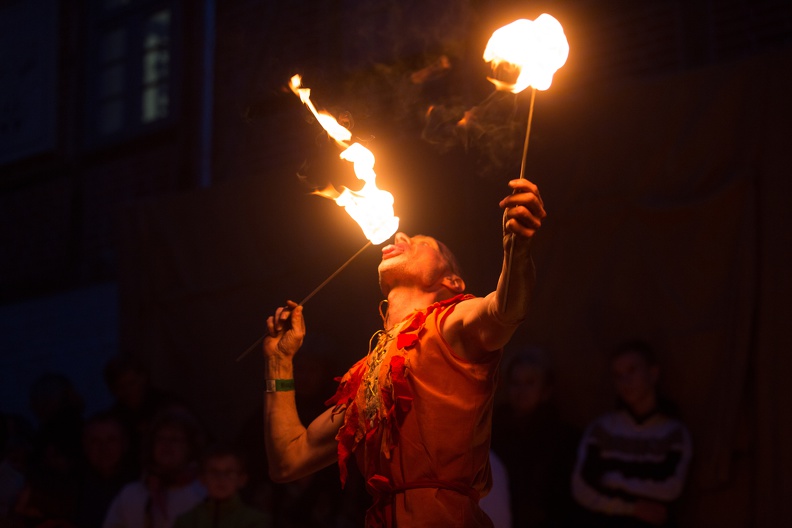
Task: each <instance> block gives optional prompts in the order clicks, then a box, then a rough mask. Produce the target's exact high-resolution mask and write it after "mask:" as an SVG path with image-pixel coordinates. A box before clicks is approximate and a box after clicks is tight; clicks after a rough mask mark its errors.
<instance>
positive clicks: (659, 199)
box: [0, 0, 792, 527]
mask: <svg viewBox="0 0 792 528" xmlns="http://www.w3.org/2000/svg"><path fill="white" fill-rule="evenodd" d="M116 3H117V4H119V5H118V6H115V4H116ZM113 6H115V7H113ZM163 10H165V11H167V12H168V13H169V16H170V18H169V23H168V24H167V25H166V26H165V27H164V29H163V28H160V30H161V31H162V32H164V33H163V34H164V35H166V36H167V39H166V40H165V43H164V44H163V43H162V42H161V41H158V42H160V44H159V46H160V48H158V50H159V55H157V57H158V60H159V61H160V62H159V63H158V64H159V70H157V71H158V73H157V75H156V76H155V77H156V79H155V81H156V82H155V85H157V86H159V87H160V88H161V89H162V91H161V93H164V94H165V95H166V104H164V106H160V107H158V108H159V111H160V114H158V116H157V118H156V119H153V120H150V121H145V122H142V121H141V119H140V115H141V111H142V109H141V100H142V99H141V94H142V92H144V91H145V88H146V86H150V84H148V85H147V84H146V81H145V79H141V78H139V77H140V64H141V63H142V62H143V61H145V58H146V54H145V53H141V52H140V49H138V48H133V47H132V46H130V47H129V48H128V49H127V52H128V53H127V54H126V55H124V56H123V57H121V58H120V59H115V60H117V61H118V63H119V64H121V65H123V67H124V68H127V69H126V70H125V71H126V72H127V73H128V75H127V76H126V77H125V82H123V83H121V84H122V88H121V89H120V91H118V92H113V91H112V90H110V89H109V88H107V85H106V84H103V81H106V79H107V78H106V75H105V73H106V69H107V68H108V64H110V63H108V62H107V61H108V60H109V59H107V54H106V53H104V51H103V50H105V49H106V40H104V37H105V36H106V35H107V34H108V33H109V32H112V31H113V30H115V29H117V28H119V27H125V28H128V30H129V33H128V34H129V35H131V36H132V37H130V42H136V41H135V40H134V38H133V37H134V36H135V35H137V36H138V37H139V36H140V35H141V34H143V35H145V25H144V24H143V23H142V22H141V21H145V20H148V18H147V17H150V16H151V15H152V14H154V13H158V12H161V11H163ZM542 12H548V13H550V14H552V15H553V16H555V17H556V18H557V19H558V20H559V21H560V22H561V23H562V25H563V26H564V28H565V32H566V34H567V37H568V39H569V42H570V50H571V51H570V57H569V60H568V62H567V64H566V65H565V66H564V67H563V68H562V69H561V70H559V72H558V73H557V74H556V77H555V79H554V83H553V85H552V86H551V88H550V89H549V90H547V91H545V92H538V93H537V96H536V103H535V113H534V121H533V127H532V132H531V136H530V139H531V143H530V148H529V151H528V158H527V166H526V176H527V177H528V178H529V179H531V180H533V181H535V182H536V183H537V184H538V185H539V186H540V188H541V189H542V195H543V197H544V200H545V204H546V207H547V210H548V213H549V216H548V219H547V221H546V223H545V225H544V227H543V228H542V230H541V232H540V234H539V235H538V236H537V239H536V242H535V261H536V264H537V272H538V286H537V290H536V295H535V302H534V306H533V310H532V314H531V317H530V318H529V320H528V321H527V322H526V323H525V324H524V325H523V326H522V327H521V329H520V330H519V332H518V334H517V335H516V336H515V338H514V340H513V343H512V345H510V347H509V349H507V354H508V353H513V351H514V350H516V349H518V348H519V347H520V346H522V345H528V344H532V345H539V346H542V347H544V348H545V349H546V350H547V351H548V352H549V353H550V355H551V357H552V360H553V365H554V368H555V371H556V374H557V381H558V384H557V385H558V386H557V399H558V402H559V406H560V409H561V412H562V414H563V415H564V417H565V418H566V419H568V420H569V421H571V422H573V423H575V424H577V425H579V426H583V425H584V424H585V423H586V422H587V421H588V420H590V419H591V418H593V417H594V416H595V415H597V414H599V413H600V412H602V411H603V410H605V409H607V408H609V407H610V405H611V403H612V399H613V396H612V392H611V390H610V384H609V379H608V371H607V359H606V358H607V356H606V352H605V351H606V349H607V348H608V347H609V346H611V345H613V344H614V343H616V342H618V341H621V340H623V339H627V338H632V337H635V336H640V337H644V338H646V339H648V340H649V341H651V342H652V343H653V344H655V346H656V347H657V348H658V350H659V352H660V361H661V364H662V366H663V380H662V387H663V390H664V392H666V393H667V394H668V396H670V397H671V398H672V399H673V400H675V401H676V402H677V403H678V404H679V406H680V408H681V411H682V416H683V418H684V419H685V420H686V422H687V423H688V424H689V426H690V429H691V431H692V434H693V438H694V444H695V463H694V467H693V471H692V474H691V477H690V481H689V486H688V488H687V490H686V493H685V497H684V504H683V506H684V507H683V521H684V525H685V526H734V527H743V526H768V527H769V526H781V525H786V524H789V523H790V522H791V521H792V508H790V505H789V501H788V500H787V499H786V498H787V497H789V495H790V492H792V459H791V458H790V455H789V452H788V449H786V446H788V445H790V442H791V441H792V423H790V417H791V416H792V390H790V388H789V387H790V383H789V380H790V376H792V362H791V361H790V359H789V350H790V348H792V347H790V337H789V334H788V331H787V328H786V327H787V325H786V324H785V323H786V321H787V319H788V315H789V314H790V310H789V301H788V300H787V299H788V298H789V294H790V293H792V291H791V290H792V288H791V287H790V279H789V273H788V269H789V265H790V247H791V246H790V243H791V242H792V241H791V240H790V238H792V237H790V234H789V232H790V231H789V229H790V227H792V218H790V213H789V207H788V205H787V197H788V196H789V195H790V193H789V191H790V190H792V189H790V187H792V184H790V183H789V166H790V155H789V154H788V149H789V144H790V140H792V133H791V131H790V117H792V115H790V114H792V111H791V110H790V103H789V94H790V93H792V73H790V72H791V71H792V70H790V67H791V66H792V46H790V44H792V7H790V6H789V3H788V2H782V1H770V0H768V1H747V0H743V1H729V2H715V1H714V0H713V1H702V0H699V1H695V2H692V1H688V2H683V1H679V2H673V1H647V2H626V1H613V0H611V1H599V2H593V1H572V0H569V1H556V2H549V1H546V2H498V1H490V2H486V1H478V2H458V3H454V4H452V5H449V3H448V2H439V1H422V2H399V3H396V4H394V3H392V2H376V1H374V2H372V1H369V2H354V1H350V2H339V1H332V2H331V1H323V2H289V3H284V2H264V1H253V0H234V1H229V0H227V1H224V2H212V1H210V0H206V1H203V2H198V1H196V2H186V1H177V0H171V1H155V0H149V1H144V0H129V1H127V2H123V1H122V2H115V3H114V2H112V1H110V0H107V1H106V2H100V1H96V2H54V1H53V2H47V1H44V0H31V1H29V2H22V1H3V2H0V25H2V28H0V29H4V30H5V31H3V32H2V33H3V35H4V37H3V38H4V40H3V41H2V42H3V45H2V47H0V49H2V53H3V54H4V55H3V58H4V59H5V60H4V61H2V62H3V64H4V65H5V66H4V68H3V70H2V75H0V82H1V83H2V84H1V85H0V89H1V91H0V96H2V101H0V102H1V103H2V104H0V112H2V116H0V120H1V121H0V154H2V156H1V157H0V237H1V238H0V242H2V244H1V245H0V252H2V253H0V257H2V258H0V300H2V302H3V304H2V306H0V325H2V326H1V327H0V328H1V329H2V336H3V337H2V338H0V346H1V347H2V350H1V351H0V352H2V358H1V359H0V360H1V361H2V365H3V368H2V371H3V372H2V376H3V377H2V383H1V385H2V389H1V390H2V397H3V402H2V407H1V408H0V410H3V411H9V412H12V411H13V412H20V411H21V412H26V394H25V391H26V390H27V386H26V384H27V383H29V382H30V381H31V380H32V379H34V378H35V377H36V376H37V375H38V374H40V373H42V372H45V371H50V370H58V371H62V372H66V373H68V374H69V375H70V376H71V377H72V378H73V379H75V381H76V383H77V385H78V386H79V388H80V389H81V391H82V392H83V394H84V396H85V397H86V400H88V401H87V403H88V407H89V408H91V407H95V408H98V407H101V406H102V405H104V404H105V403H106V399H107V395H106V392H105V391H104V389H103V387H102V383H101V379H100V374H99V373H100V371H101V367H102V365H103V363H104V361H106V360H107V359H108V358H109V357H111V356H112V355H115V354H117V353H124V354H131V355H134V356H136V357H138V358H140V359H142V360H143V361H145V363H146V364H147V365H148V366H149V367H150V368H151V370H152V374H153V378H154V381H155V382H156V383H157V384H158V385H160V386H162V387H165V388H168V389H170V390H172V391H174V392H176V393H177V394H178V395H179V396H180V397H182V398H183V399H185V400H186V401H187V402H189V403H190V404H191V405H193V406H194V407H195V408H196V409H197V410H198V411H199V413H200V415H201V417H202V419H203V421H204V422H205V424H206V426H207V427H208V428H209V429H210V430H211V431H212V432H213V433H214V434H215V435H216V436H219V437H227V438H231V437H233V436H234V435H235V434H237V432H238V430H239V428H240V427H241V424H242V423H243V422H244V421H245V420H247V419H248V418H249V417H250V415H251V413H253V412H255V409H256V406H257V405H258V404H259V402H260V398H261V384H262V377H261V375H260V372H261V367H262V359H261V357H260V354H258V353H253V354H251V355H250V356H249V357H247V358H246V359H245V360H244V361H242V362H236V361H234V359H235V358H236V357H237V356H238V355H239V354H240V353H241V352H242V351H244V350H245V349H246V348H247V347H248V346H249V345H250V344H251V343H253V342H254V341H255V340H256V339H257V338H258V337H259V336H261V335H262V333H263V330H264V319H265V317H266V316H267V315H268V314H270V313H271V312H272V311H273V310H274V309H275V307H277V306H278V305H279V304H281V303H282V302H283V301H284V300H285V299H287V298H291V299H295V300H299V299H302V298H303V297H304V296H305V295H307V294H308V293H309V292H310V291H311V290H313V288H314V287H315V286H316V285H318V284H319V283H320V282H321V281H323V280H324V279H325V278H326V277H327V276H329V275H330V274H331V273H332V272H333V271H335V270H336V268H337V267H338V266H339V265H341V264H342V263H343V262H345V261H346V260H347V259H348V258H349V257H351V256H352V255H353V254H354V253H355V252H356V251H357V250H358V249H360V247H362V246H363V244H364V243H365V239H364V238H363V236H362V234H361V232H360V230H359V229H358V228H357V226H356V225H355V224H354V223H353V222H352V221H351V220H350V219H349V218H348V217H347V216H346V215H345V213H344V212H343V211H342V210H340V209H339V208H338V207H337V206H335V205H334V204H333V203H332V202H330V201H327V200H323V199H321V198H318V197H315V196H309V195H308V194H307V191H306V188H305V187H304V186H302V185H301V184H300V183H299V181H298V179H297V177H296V174H297V173H298V172H300V173H301V174H304V175H307V176H308V178H309V179H310V180H311V181H312V182H315V183H324V182H325V181H328V180H329V181H332V182H334V183H336V184H337V185H340V184H346V185H348V186H350V187H353V188H354V187H355V185H356V182H355V181H354V179H353V178H351V167H349V166H348V164H346V163H345V162H341V161H338V160H336V159H335V158H336V156H337V154H338V150H337V149H336V148H335V147H334V146H333V145H331V144H329V143H328V142H327V141H326V139H325V137H324V135H323V134H322V133H321V131H320V130H319V129H318V127H317V125H316V123H315V122H314V120H313V118H312V117H311V116H310V115H309V114H307V113H306V111H305V109H304V108H303V107H302V105H301V104H300V103H299V101H298V99H297V98H296V97H295V96H294V95H293V94H291V93H290V92H288V90H286V89H285V86H286V82H287V81H288V79H289V77H290V76H291V75H293V74H294V73H301V74H303V75H304V82H305V84H306V86H308V87H310V88H312V89H313V99H314V101H315V102H316V104H317V106H319V107H323V108H326V109H328V110H329V111H331V112H332V113H334V114H336V115H340V114H341V113H348V114H345V115H351V117H352V119H353V122H354V126H353V127H352V131H353V133H354V134H355V136H356V137H357V138H359V139H361V140H363V141H365V143H366V145H367V146H368V147H369V148H370V149H371V150H372V151H373V152H374V154H375V155H376V158H377V164H376V166H375V170H376V171H377V174H378V179H377V184H378V186H379V187H381V188H383V189H386V190H388V191H390V192H392V193H393V195H394V197H395V209H396V214H397V215H398V216H400V217H401V220H402V222H401V229H402V230H403V231H405V232H407V233H411V234H413V233H418V232H423V233H425V234H431V235H435V236H437V237H438V238H440V239H441V240H443V241H445V242H446V243H447V244H448V245H449V246H450V247H451V248H452V250H454V252H455V253H456V254H457V255H458V257H459V259H460V261H461V263H462V266H463V269H464V271H465V275H466V279H467V282H468V287H469V288H468V289H469V290H470V291H471V292H473V293H476V294H486V293H487V292H489V291H490V290H491V289H492V288H493V287H494V284H495V281H496V278H497V273H498V271H499V268H500V222H501V216H500V211H499V209H498V208H497V202H498V200H499V199H500V198H501V197H502V196H503V195H505V194H506V193H507V192H508V189H507V187H506V181H508V179H511V178H514V177H516V176H518V175H519V162H520V155H521V151H522V144H523V143H522V142H523V138H524V134H525V124H526V119H527V110H528V100H529V94H528V93H527V92H526V93H524V94H522V95H520V96H518V97H513V96H506V97H502V96H500V95H497V94H496V95H493V89H492V86H491V85H490V84H489V83H488V82H487V81H486V80H485V76H486V75H487V74H488V70H487V67H486V65H485V64H483V61H481V59H480V55H481V53H482V51H483V48H484V45H485V44H486V41H487V39H488V37H489V35H490V34H491V33H492V31H493V30H494V29H496V28H497V27H500V26H501V25H503V24H505V23H507V22H510V21H511V20H513V19H515V18H519V17H525V18H535V17H536V16H537V15H538V14H539V13H542ZM145 42H146V41H145V39H141V40H140V43H141V45H145ZM135 49H137V51H135ZM441 56H446V57H448V58H449V61H450V65H451V67H450V69H449V70H448V71H446V72H445V73H444V74H443V75H441V76H438V77H436V78H433V79H431V80H430V81H428V82H425V83H420V84H416V83H414V82H412V81H411V75H412V74H413V73H415V72H417V71H420V70H422V69H423V68H425V67H427V66H428V65H431V64H433V63H435V61H437V60H438V58H439V57H441ZM163 57H167V60H165V59H163ZM112 64H115V63H112ZM112 64H110V65H111V66H112ZM135 72H137V73H135ZM156 83H159V84H156ZM113 98H116V99H119V100H122V101H124V103H125V104H126V105H127V106H126V108H127V109H128V110H127V112H126V113H125V114H124V116H125V118H124V120H122V123H121V125H120V126H118V127H116V128H113V129H112V131H110V132H108V131H107V129H106V127H105V128H104V129H103V128H102V123H105V121H102V119H103V116H104V114H103V113H102V112H103V110H102V109H103V108H104V106H103V104H105V103H107V102H108V101H111V100H115V99H113ZM143 106H145V105H143ZM430 107H432V108H433V109H434V110H433V112H432V120H429V121H427V120H426V113H427V110H428V109H429V108H430ZM474 108H475V109H477V112H478V114H477V115H478V121H477V127H470V128H468V129H467V130H466V131H465V132H464V133H460V132H459V131H458V130H457V131H454V130H455V129H454V127H453V126H450V125H449V123H454V122H455V121H456V120H458V118H459V117H460V116H461V115H462V112H464V111H465V110H471V109H474ZM441 117H445V118H446V119H440V118H441ZM378 260H379V251H378V249H377V248H369V249H368V250H366V251H365V252H364V253H363V254H362V255H361V256H360V257H359V258H357V259H356V260H354V261H353V262H352V263H351V264H350V266H349V267H348V268H347V269H346V270H344V271H343V272H342V273H341V274H340V275H339V276H338V277H336V279H334V281H332V282H331V283H330V284H329V285H328V286H327V287H326V288H324V289H323V290H322V291H321V292H320V293H319V294H317V295H316V297H314V298H313V299H312V300H311V301H310V302H309V303H308V304H307V306H306V317H307V319H308V325H309V332H310V335H309V338H308V341H307V343H306V346H305V349H304V350H303V352H302V355H301V357H300V361H301V362H302V364H303V366H305V365H308V364H317V363H318V364H321V365H323V369H324V370H326V375H327V376H328V377H332V376H335V375H338V374H340V373H341V372H343V370H344V368H345V366H346V365H348V364H349V363H350V362H352V361H353V360H355V359H356V358H358V357H359V356H360V355H361V354H363V353H364V351H365V343H366V342H367V340H368V336H369V335H370V334H371V333H373V332H374V331H375V330H376V329H377V327H378V325H379V317H378V315H377V303H378V302H379V299H380V294H379V291H378V287H377V283H376V273H375V269H376V263H377V261H378ZM298 383H299V380H298Z"/></svg>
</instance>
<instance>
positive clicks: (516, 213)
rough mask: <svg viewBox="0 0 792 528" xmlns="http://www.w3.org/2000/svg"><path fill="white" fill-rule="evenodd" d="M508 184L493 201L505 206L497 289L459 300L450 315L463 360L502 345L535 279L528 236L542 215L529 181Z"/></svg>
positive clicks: (527, 302)
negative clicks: (500, 197) (506, 192)
mask: <svg viewBox="0 0 792 528" xmlns="http://www.w3.org/2000/svg"><path fill="white" fill-rule="evenodd" d="M509 187H511V188H512V189H513V190H514V192H513V193H512V194H510V195H509V196H507V197H505V198H504V199H503V200H501V202H500V204H499V205H500V207H501V208H502V209H504V211H505V212H504V225H503V227H504V229H503V230H504V233H503V250H504V258H503V267H502V269H501V274H500V277H499V279H498V285H497V288H496V289H495V291H494V292H492V293H490V294H489V295H487V296H486V297H484V298H481V299H473V300H471V301H470V302H466V303H461V304H460V305H459V307H458V308H457V312H458V313H455V314H454V315H455V316H456V318H458V319H457V323H458V324H457V326H456V332H459V334H458V336H456V337H457V339H454V338H452V339H453V340H454V341H456V343H457V346H456V347H455V348H458V349H461V352H462V353H463V354H464V355H465V356H467V357H468V358H469V359H475V356H476V354H477V353H480V352H481V350H484V351H485V352H487V351H494V350H498V349H500V348H502V347H503V346H504V345H506V343H508V341H509V339H511V336H512V335H513V334H514V331H515V330H516V329H517V326H518V325H519V324H520V323H521V322H522V321H523V319H525V317H526V315H527V314H528V307H529V305H530V301H531V294H532V292H533V286H534V281H535V270H534V265H533V260H532V259H531V249H530V247H531V239H532V238H533V236H534V234H535V233H536V231H537V230H538V229H539V227H540V226H541V225H542V220H543V219H544V218H545V216H547V215H546V213H545V210H544V203H543V202H542V197H541V196H540V195H539V189H538V188H537V186H536V185H534V184H533V183H532V182H530V181H528V180H525V179H519V180H512V181H510V182H509ZM510 251H511V256H510V255H509V252H510ZM452 331H454V330H452ZM468 343H470V344H468Z"/></svg>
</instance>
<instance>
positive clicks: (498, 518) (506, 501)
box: [479, 451, 514, 528]
mask: <svg viewBox="0 0 792 528" xmlns="http://www.w3.org/2000/svg"><path fill="white" fill-rule="evenodd" d="M489 459H490V468H491V470H492V489H491V490H490V492H489V493H487V495H485V496H484V497H482V498H481V500H480V501H479V506H481V509H482V510H484V513H486V514H487V517H489V518H490V520H491V521H492V527H493V528H512V526H514V523H513V522H512V512H511V510H512V505H511V493H510V492H509V472H508V471H507V470H506V466H504V465H503V462H502V461H501V459H500V457H499V456H498V455H497V454H496V453H495V452H494V451H490V454H489Z"/></svg>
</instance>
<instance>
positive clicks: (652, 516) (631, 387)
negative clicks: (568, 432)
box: [572, 341, 692, 528]
mask: <svg viewBox="0 0 792 528" xmlns="http://www.w3.org/2000/svg"><path fill="white" fill-rule="evenodd" d="M611 373H612V374H613V381H614V385H615V388H616V394H617V395H618V408H617V409H616V410H615V411H612V412H609V413H607V414H605V415H603V416H601V417H599V418H597V419H596V420H595V421H594V422H593V423H592V424H591V425H589V427H588V429H587V430H586V432H585V434H584V436H583V439H582V440H581V442H580V447H579V449H578V460H577V464H576V466H575V471H574V474H573V476H572V489H573V493H574V496H575V499H576V500H577V502H578V503H580V505H582V506H583V507H584V508H585V509H586V510H587V511H588V512H589V514H590V515H588V516H587V521H586V526H592V527H608V528H633V527H634V528H639V527H649V526H664V527H670V526H676V524H675V522H674V519H673V515H672V506H673V504H674V502H675V501H676V500H677V499H678V498H679V496H680V494H681V493H682V489H683V486H684V483H685V478H686V477H687V473H688V467H689V464H690V458H691V454H692V447H691V441H690V435H689V433H688V430H687V428H686V427H685V426H684V425H683V424H682V423H681V422H680V421H679V420H677V419H676V418H673V417H672V416H673V414H674V413H673V411H672V409H671V406H670V405H669V404H668V403H667V402H666V401H665V400H663V399H662V398H660V396H659V395H658V391H657V382H658V378H659V375H660V369H659V367H658V365H657V362H656V360H655V356H654V351H653V350H652V348H651V347H650V346H649V345H648V344H647V343H645V342H643V341H630V342H627V343H624V344H622V345H620V346H618V347H617V348H616V349H615V351H614V352H613V354H612V356H611Z"/></svg>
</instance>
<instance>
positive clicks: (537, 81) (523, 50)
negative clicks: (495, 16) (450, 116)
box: [484, 13, 569, 304]
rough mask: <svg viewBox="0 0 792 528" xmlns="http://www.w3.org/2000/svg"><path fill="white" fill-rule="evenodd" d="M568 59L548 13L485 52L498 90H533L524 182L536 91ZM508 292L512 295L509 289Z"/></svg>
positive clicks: (511, 28)
mask: <svg viewBox="0 0 792 528" xmlns="http://www.w3.org/2000/svg"><path fill="white" fill-rule="evenodd" d="M568 56H569V43H568V42H567V39H566V35H564V29H563V28H562V27H561V24H560V23H559V22H558V20H556V19H555V18H553V17H552V16H550V15H548V14H547V13H544V14H542V15H539V17H537V19H536V20H526V19H524V18H522V19H519V20H515V21H514V22H512V23H510V24H507V25H505V26H503V27H502V28H500V29H497V30H495V32H494V33H493V34H492V36H491V37H490V39H489V41H488V42H487V47H486V48H485V49H484V61H486V62H488V63H490V66H491V68H492V72H493V76H492V77H488V78H487V79H488V80H489V81H490V82H492V83H493V84H494V85H495V87H496V89H498V90H507V91H510V92H512V93H513V94H515V95H516V94H519V93H520V92H522V91H523V90H525V89H526V88H528V87H529V86H530V87H531V102H530V105H529V110H528V125H527V129H526V131H525V143H524V145H523V153H522V162H521V164H520V179H523V178H524V177H525V160H526V157H527V155H528V140H529V138H530V136H531V122H532V121H533V110H534V99H535V98H536V90H542V91H544V90H547V89H548V88H550V84H551V83H552V82H553V74H555V72H556V71H557V70H558V69H559V68H561V66H563V65H564V64H565V63H566V60H567V57H568ZM502 74H508V75H509V76H510V77H512V78H513V82H508V81H504V80H501V79H499V78H498V77H502V76H503V75H502ZM509 80H512V79H509ZM504 221H505V213H504ZM511 238H512V240H511V243H510V244H509V256H508V266H507V267H506V277H505V280H506V284H507V285H508V284H509V276H510V274H511V261H512V254H513V251H512V248H513V247H514V240H513V239H514V235H513V234H512V236H511ZM505 291H506V292H508V288H507V289H506V290H505ZM507 301H508V298H506V299H504V304H506V302H507Z"/></svg>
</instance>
